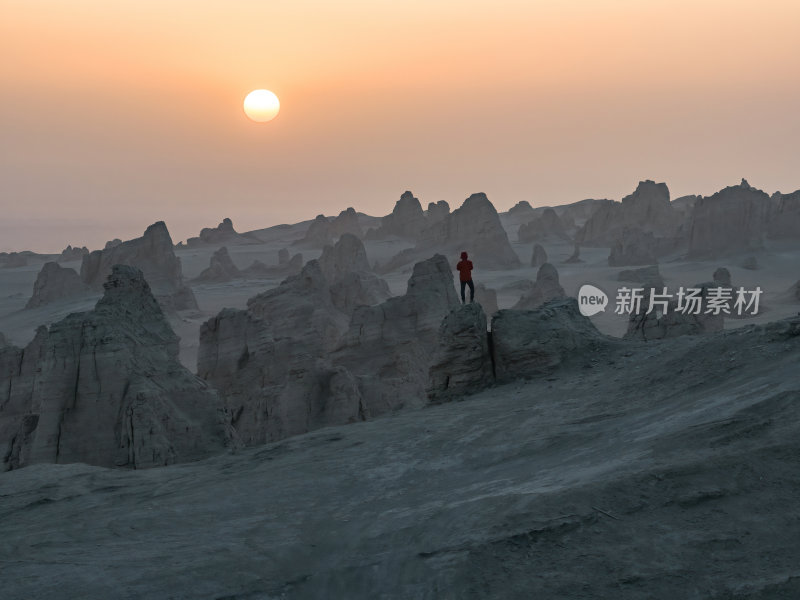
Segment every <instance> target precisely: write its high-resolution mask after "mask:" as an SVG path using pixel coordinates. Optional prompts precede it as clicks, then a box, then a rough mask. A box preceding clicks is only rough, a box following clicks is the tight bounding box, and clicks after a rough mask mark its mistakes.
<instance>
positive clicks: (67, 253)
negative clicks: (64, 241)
mask: <svg viewBox="0 0 800 600" xmlns="http://www.w3.org/2000/svg"><path fill="white" fill-rule="evenodd" d="M84 254H89V249H88V248H87V247H86V246H83V247H82V248H78V247H77V246H76V247H75V248H73V247H72V246H67V247H66V248H64V249H63V250H62V251H61V256H59V257H58V262H68V261H71V260H81V259H82V258H83V255H84Z"/></svg>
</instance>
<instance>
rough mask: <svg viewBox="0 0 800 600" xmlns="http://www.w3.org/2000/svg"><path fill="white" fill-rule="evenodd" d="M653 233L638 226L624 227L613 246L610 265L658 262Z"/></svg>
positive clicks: (626, 265) (631, 265) (627, 265)
mask: <svg viewBox="0 0 800 600" xmlns="http://www.w3.org/2000/svg"><path fill="white" fill-rule="evenodd" d="M655 247H656V243H655V238H654V236H653V233H652V232H650V231H648V232H646V233H645V232H644V231H642V230H641V229H639V228H638V227H624V228H623V229H622V232H621V233H620V236H619V238H617V240H616V241H615V242H614V245H613V246H611V253H610V254H609V256H608V266H610V267H633V266H638V265H652V264H655V263H657V262H658V258H657V257H656V253H655Z"/></svg>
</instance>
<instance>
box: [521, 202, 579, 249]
mask: <svg viewBox="0 0 800 600" xmlns="http://www.w3.org/2000/svg"><path fill="white" fill-rule="evenodd" d="M548 238H555V239H562V240H568V239H569V235H567V230H566V227H565V226H564V223H562V222H561V218H560V217H559V216H558V214H557V213H556V211H555V210H553V209H552V208H545V209H544V210H543V211H542V213H541V214H540V215H538V216H536V217H534V218H532V219H531V220H530V221H528V222H527V223H524V224H523V225H520V227H519V230H518V232H517V239H518V240H519V241H520V242H523V243H528V242H533V241H538V240H546V239H548Z"/></svg>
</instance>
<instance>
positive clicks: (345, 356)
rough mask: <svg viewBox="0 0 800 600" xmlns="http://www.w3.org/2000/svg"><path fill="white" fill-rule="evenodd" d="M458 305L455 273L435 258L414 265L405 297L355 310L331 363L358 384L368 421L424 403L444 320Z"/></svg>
mask: <svg viewBox="0 0 800 600" xmlns="http://www.w3.org/2000/svg"><path fill="white" fill-rule="evenodd" d="M459 304H460V302H459V300H458V297H457V295H456V290H455V285H454V283H453V271H452V269H451V267H450V265H449V264H448V262H447V259H446V258H445V257H444V256H441V255H435V256H434V257H432V258H430V259H428V260H425V261H422V262H419V263H417V264H415V265H414V270H413V272H412V274H411V278H410V279H409V280H408V287H407V290H406V293H405V295H403V296H397V297H394V298H389V299H388V300H387V301H386V302H383V303H382V304H378V305H376V306H361V307H358V308H356V310H355V312H354V313H353V317H352V319H351V321H350V326H349V328H348V331H347V333H346V334H345V336H344V338H343V341H342V344H341V346H340V348H339V349H338V350H337V351H336V352H335V353H334V354H333V356H332V358H331V360H332V361H333V362H334V363H335V364H338V365H342V366H344V367H345V368H347V369H348V371H350V372H351V373H352V374H353V375H354V376H355V377H356V378H357V379H358V382H359V389H360V390H361V398H362V399H363V413H364V415H365V416H367V417H369V416H375V415H379V414H383V413H386V412H389V411H392V410H396V409H398V408H401V407H403V406H419V405H421V403H423V402H424V399H425V398H426V393H425V390H426V388H427V386H428V369H429V367H430V364H431V356H432V355H433V352H434V351H435V349H436V347H437V345H438V340H439V328H440V325H441V322H442V319H443V318H444V317H445V315H447V314H448V313H449V312H450V310H451V309H453V308H456V307H457V306H458V305H459Z"/></svg>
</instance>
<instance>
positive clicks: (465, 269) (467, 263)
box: [456, 252, 475, 304]
mask: <svg viewBox="0 0 800 600" xmlns="http://www.w3.org/2000/svg"><path fill="white" fill-rule="evenodd" d="M456 269H458V278H459V280H460V281H461V303H462V304H465V303H466V301H467V300H466V298H465V294H464V290H465V288H466V287H467V286H469V301H470V302H472V300H473V298H475V284H474V283H472V261H471V260H467V253H466V252H462V253H461V260H460V261H459V262H458V264H457V265H456Z"/></svg>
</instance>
